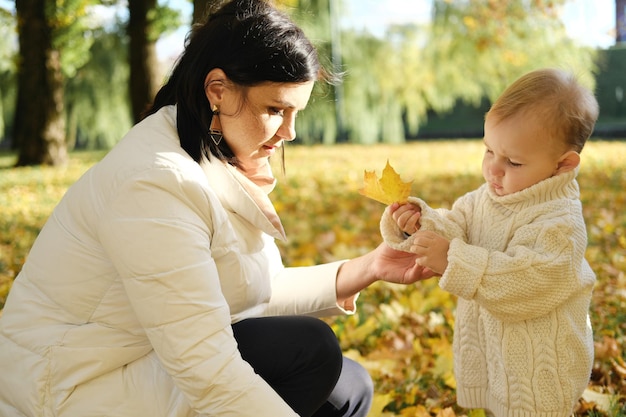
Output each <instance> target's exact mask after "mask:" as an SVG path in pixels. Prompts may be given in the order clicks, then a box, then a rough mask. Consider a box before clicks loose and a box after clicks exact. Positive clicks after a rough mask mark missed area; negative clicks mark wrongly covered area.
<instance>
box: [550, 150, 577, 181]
mask: <svg viewBox="0 0 626 417" xmlns="http://www.w3.org/2000/svg"><path fill="white" fill-rule="evenodd" d="M578 165H580V154H579V153H578V152H576V151H567V152H565V153H564V154H563V155H561V157H560V158H559V161H558V163H557V167H556V173H555V175H558V174H563V173H564V172H568V171H571V170H573V169H575V168H576V167H577V166H578Z"/></svg>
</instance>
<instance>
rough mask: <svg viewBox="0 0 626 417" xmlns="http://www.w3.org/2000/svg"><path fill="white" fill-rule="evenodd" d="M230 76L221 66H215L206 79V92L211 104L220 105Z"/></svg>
mask: <svg viewBox="0 0 626 417" xmlns="http://www.w3.org/2000/svg"><path fill="white" fill-rule="evenodd" d="M227 80H228V77H226V74H225V73H224V71H222V70H221V69H220V68H213V69H212V70H211V71H209V73H208V74H207V75H206V78H205V79H204V93H205V94H206V98H207V100H209V103H211V106H214V105H215V106H219V105H220V103H221V102H222V98H223V95H224V89H225V86H226V81H227Z"/></svg>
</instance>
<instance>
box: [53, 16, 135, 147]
mask: <svg viewBox="0 0 626 417" xmlns="http://www.w3.org/2000/svg"><path fill="white" fill-rule="evenodd" d="M120 31H123V28H122V26H121V25H120V26H117V27H113V28H112V29H111V30H110V31H104V30H98V31H94V43H93V45H92V46H91V49H90V51H89V54H90V56H91V59H90V60H89V62H88V63H87V64H86V65H84V66H82V67H81V68H79V69H78V70H77V71H76V74H75V76H74V77H72V78H70V79H67V80H66V86H65V108H66V113H67V120H68V135H67V137H68V147H69V148H70V149H73V148H74V147H75V146H77V147H79V148H81V149H107V148H110V147H112V146H113V145H114V144H115V143H117V142H118V141H119V140H120V139H121V137H122V136H123V135H124V134H125V133H126V131H127V130H128V129H129V128H130V127H131V126H132V118H131V111H130V104H129V100H128V82H129V81H128V79H129V67H128V65H127V57H128V53H127V50H128V46H127V41H126V38H123V37H120V36H119V32H120Z"/></svg>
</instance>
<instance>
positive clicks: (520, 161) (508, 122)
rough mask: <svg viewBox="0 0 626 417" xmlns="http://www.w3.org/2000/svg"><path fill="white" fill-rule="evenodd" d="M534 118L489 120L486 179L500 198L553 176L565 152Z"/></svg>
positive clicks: (485, 164)
mask: <svg viewBox="0 0 626 417" xmlns="http://www.w3.org/2000/svg"><path fill="white" fill-rule="evenodd" d="M532 119H533V118H532V117H530V118H529V117H528V116H524V115H520V116H515V117H512V118H509V119H505V120H502V121H500V122H497V123H495V122H494V121H493V120H490V117H487V120H486V121H485V137H484V143H485V155H484V156H483V177H484V178H485V181H487V183H488V184H489V186H490V187H491V189H492V190H493V191H494V192H495V193H496V194H497V195H507V194H512V193H515V192H517V191H521V190H523V189H525V188H528V187H530V186H531V185H534V184H537V183H538V182H540V181H543V180H545V179H546V178H550V177H551V176H553V175H554V174H555V173H556V171H557V168H558V163H559V158H560V157H561V156H562V155H563V153H564V149H562V148H560V149H559V147H558V146H555V140H553V139H552V138H550V137H549V133H548V132H547V131H546V129H545V128H543V129H542V126H540V125H539V124H538V123H536V122H535V121H534V120H532Z"/></svg>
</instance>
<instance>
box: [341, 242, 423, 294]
mask: <svg viewBox="0 0 626 417" xmlns="http://www.w3.org/2000/svg"><path fill="white" fill-rule="evenodd" d="M416 259H417V255H416V254H414V253H409V252H404V251H399V250H395V249H392V248H391V247H389V246H388V245H387V244H386V243H381V244H380V245H379V246H378V247H377V248H376V249H374V250H373V251H371V252H369V253H367V254H365V255H363V256H360V257H358V258H354V259H351V260H349V261H348V262H346V263H344V264H343V265H342V266H341V268H339V271H338V272H337V300H338V302H339V303H340V304H342V303H343V302H344V301H345V300H347V299H349V298H351V297H353V296H354V295H355V294H356V293H358V292H359V291H361V290H362V289H364V288H366V287H368V286H369V285H371V284H372V283H374V282H376V281H387V282H393V283H397V284H413V283H415V282H417V281H421V280H424V279H428V278H431V277H433V276H435V273H434V272H433V271H431V270H430V269H428V268H426V267H424V266H422V265H418V264H417V263H416Z"/></svg>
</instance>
